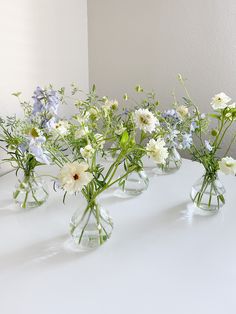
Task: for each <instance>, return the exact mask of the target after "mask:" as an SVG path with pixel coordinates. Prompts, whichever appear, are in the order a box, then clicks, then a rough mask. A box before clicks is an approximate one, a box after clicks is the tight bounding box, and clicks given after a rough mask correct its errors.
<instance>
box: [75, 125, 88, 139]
mask: <svg viewBox="0 0 236 314" xmlns="http://www.w3.org/2000/svg"><path fill="white" fill-rule="evenodd" d="M88 132H89V129H88V127H87V126H85V127H83V128H80V129H78V130H77V131H76V132H75V138H82V137H84V136H85V135H86V134H87V133H88Z"/></svg>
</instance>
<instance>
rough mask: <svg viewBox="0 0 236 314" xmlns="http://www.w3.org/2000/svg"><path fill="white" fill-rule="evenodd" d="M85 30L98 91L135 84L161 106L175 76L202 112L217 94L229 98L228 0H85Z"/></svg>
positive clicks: (235, 44) (231, 35) (234, 15)
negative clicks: (151, 91) (185, 84)
mask: <svg viewBox="0 0 236 314" xmlns="http://www.w3.org/2000/svg"><path fill="white" fill-rule="evenodd" d="M88 30H89V68H90V72H89V75H90V83H91V84H92V83H93V82H96V83H97V87H98V91H99V92H101V93H102V94H106V95H108V96H113V97H114V96H115V97H118V96H119V95H122V94H123V93H124V92H125V91H128V92H129V91H131V90H132V88H133V86H134V85H136V84H137V83H140V84H142V85H143V86H144V87H145V88H147V89H152V88H153V89H155V90H156V91H157V92H158V96H159V99H160V100H161V102H162V103H163V104H164V106H168V105H169V103H170V101H171V99H172V98H171V91H172V88H173V87H175V86H176V85H178V83H177V82H176V74H177V73H179V72H180V73H182V74H183V75H184V76H185V77H187V78H188V86H189V89H190V91H191V94H192V97H193V98H194V99H195V101H196V102H197V104H198V105H199V106H200V107H201V109H202V110H203V111H204V110H205V111H208V110H209V102H210V98H211V97H212V96H213V95H214V94H216V93H217V92H220V91H224V92H225V93H227V94H228V95H230V96H231V97H232V98H234V100H236V1H235V0H224V1H222V0H197V1H196V0H178V1H176V0H143V1H141V0H138V1H137V0H127V1H116V0H99V1H97V0H88ZM181 94H182V92H181ZM181 94H180V95H181ZM231 154H233V155H234V156H235V157H236V149H235V147H234V152H231Z"/></svg>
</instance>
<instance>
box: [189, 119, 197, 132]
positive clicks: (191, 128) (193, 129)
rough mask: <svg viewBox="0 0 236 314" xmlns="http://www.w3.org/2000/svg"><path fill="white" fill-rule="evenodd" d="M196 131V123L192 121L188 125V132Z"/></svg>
mask: <svg viewBox="0 0 236 314" xmlns="http://www.w3.org/2000/svg"><path fill="white" fill-rule="evenodd" d="M196 129H198V125H197V122H196V121H192V122H191V125H190V131H191V132H194V131H195V130H196Z"/></svg>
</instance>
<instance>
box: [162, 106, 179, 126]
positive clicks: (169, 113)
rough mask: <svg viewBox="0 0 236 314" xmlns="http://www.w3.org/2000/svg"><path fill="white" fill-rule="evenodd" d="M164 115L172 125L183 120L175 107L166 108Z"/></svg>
mask: <svg viewBox="0 0 236 314" xmlns="http://www.w3.org/2000/svg"><path fill="white" fill-rule="evenodd" d="M162 117H163V118H164V119H165V120H166V122H167V123H170V124H171V125H175V124H177V123H179V122H180V121H181V120H180V116H179V114H178V113H177V111H176V110H175V109H169V110H165V111H164V112H163V114H162Z"/></svg>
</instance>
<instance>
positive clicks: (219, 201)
mask: <svg viewBox="0 0 236 314" xmlns="http://www.w3.org/2000/svg"><path fill="white" fill-rule="evenodd" d="M224 194H225V188H224V186H223V184H222V183H221V181H220V180H219V178H218V175H217V173H215V174H209V173H207V172H206V173H205V174H204V175H203V176H202V177H201V178H200V179H199V180H198V181H197V182H196V183H195V184H194V185H193V187H192V191H191V199H192V201H193V203H194V204H195V205H196V206H197V207H198V208H200V209H203V210H205V211H208V212H210V213H215V212H217V211H218V210H219V209H220V208H221V207H222V206H223V205H224V204H225V198H224Z"/></svg>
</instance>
